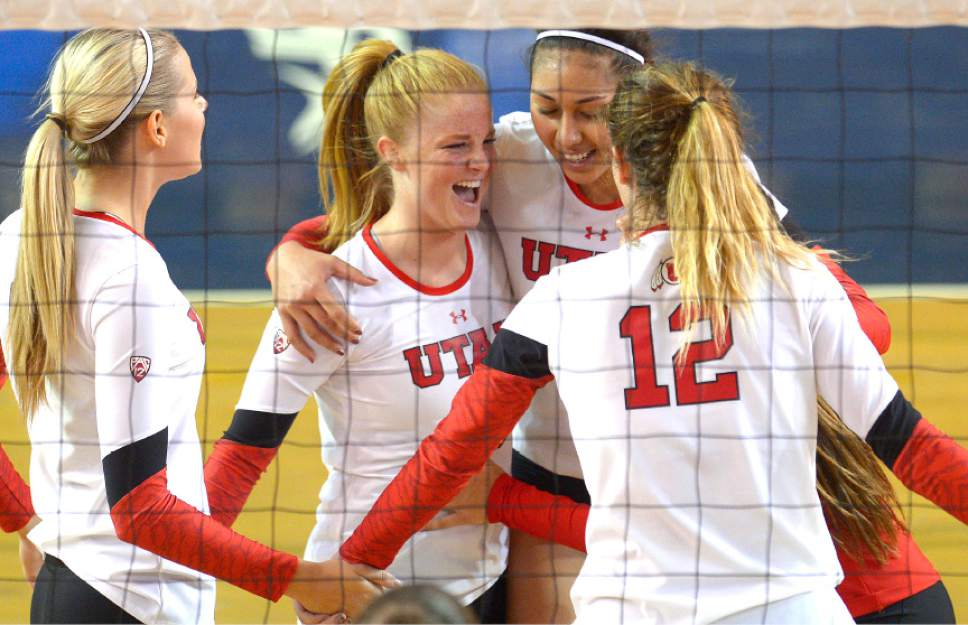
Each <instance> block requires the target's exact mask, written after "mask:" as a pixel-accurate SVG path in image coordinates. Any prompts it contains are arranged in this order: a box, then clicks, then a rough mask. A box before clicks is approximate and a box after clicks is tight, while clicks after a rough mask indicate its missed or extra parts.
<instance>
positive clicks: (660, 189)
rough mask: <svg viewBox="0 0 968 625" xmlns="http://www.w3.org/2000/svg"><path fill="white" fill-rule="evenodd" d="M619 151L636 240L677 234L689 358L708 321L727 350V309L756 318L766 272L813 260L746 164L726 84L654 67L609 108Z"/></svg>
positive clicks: (637, 75)
mask: <svg viewBox="0 0 968 625" xmlns="http://www.w3.org/2000/svg"><path fill="white" fill-rule="evenodd" d="M608 126H609V132H610V133H611V136H612V143H613V145H615V146H616V147H617V148H618V149H619V150H620V151H621V152H622V154H623V156H624V158H625V160H626V161H627V162H628V163H629V164H630V165H631V168H632V172H633V174H634V177H635V191H636V198H635V202H634V204H633V206H630V207H628V219H627V221H626V228H627V230H628V231H627V232H626V234H627V235H631V234H632V233H634V232H635V231H640V230H643V229H645V228H646V227H648V226H649V225H652V224H654V223H656V222H659V221H665V222H666V223H668V225H669V230H670V231H671V240H672V248H673V256H674V258H675V261H674V262H675V268H676V276H677V277H678V279H679V289H680V293H681V297H682V319H683V325H684V329H685V333H684V340H683V343H684V344H683V349H682V350H680V352H679V354H680V359H681V358H684V356H685V353H686V348H687V347H688V344H689V342H690V339H691V336H692V332H693V331H694V329H695V324H696V322H697V321H698V320H699V319H700V315H701V314H702V313H703V311H705V312H707V313H708V314H709V317H710V320H711V323H712V328H713V337H714V338H715V339H716V341H717V344H720V345H721V344H722V342H723V340H724V337H725V332H726V322H727V314H728V312H727V308H726V307H727V306H730V307H733V308H738V309H739V310H740V311H741V312H742V313H747V312H748V310H749V302H748V300H747V298H746V294H747V293H749V291H750V289H751V288H752V287H753V286H754V280H755V278H756V276H757V274H758V273H759V269H760V266H761V265H763V266H765V267H766V268H767V269H768V270H770V271H771V272H773V274H774V275H776V273H775V267H776V261H777V260H783V261H786V262H789V263H792V264H798V265H803V264H806V262H807V260H808V258H809V257H810V256H811V254H812V252H810V251H809V250H807V249H806V248H805V247H803V246H802V245H800V244H798V243H796V242H795V241H793V240H792V239H790V237H788V236H786V234H785V233H784V232H783V230H782V229H781V228H780V225H779V222H778V221H777V219H776V215H775V213H774V211H773V208H772V207H771V206H770V203H769V202H768V201H767V199H766V196H765V195H764V193H763V191H762V189H761V188H760V186H759V184H758V183H757V182H756V180H755V179H754V178H753V176H752V174H751V173H750V172H749V171H748V170H747V169H746V166H745V165H744V164H743V159H744V157H743V154H744V152H743V137H742V130H741V126H740V122H739V115H738V113H737V108H736V106H735V105H734V103H733V97H732V93H731V91H730V89H729V86H728V85H727V83H725V82H724V81H722V80H721V79H719V78H718V77H716V76H714V75H713V74H711V73H709V72H706V71H703V70H699V69H697V68H696V67H695V66H693V65H692V64H688V63H683V64H668V65H659V66H646V67H644V68H642V69H641V70H638V71H636V72H634V73H632V74H630V75H629V76H627V77H626V79H625V80H624V81H623V84H622V85H621V86H620V88H619V90H618V92H617V94H616V96H615V99H614V100H613V101H612V103H611V105H610V106H609V111H608Z"/></svg>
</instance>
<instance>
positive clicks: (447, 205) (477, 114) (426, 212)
mask: <svg viewBox="0 0 968 625" xmlns="http://www.w3.org/2000/svg"><path fill="white" fill-rule="evenodd" d="M400 156H401V159H402V161H403V162H404V163H405V172H404V173H405V175H404V177H403V184H404V185H405V188H400V189H396V191H397V192H402V193H405V194H406V195H407V196H411V197H413V198H415V200H416V202H417V206H418V207H419V214H420V220H421V226H420V227H421V228H422V229H427V230H429V231H461V230H468V229H471V228H476V227H477V224H478V222H479V221H480V217H481V199H482V198H483V196H484V193H485V192H486V191H487V186H488V182H489V180H490V174H491V163H492V161H493V160H494V126H493V123H492V121H491V104H490V101H489V100H488V97H487V95H486V94H474V93H448V94H439V95H432V96H425V97H424V99H423V101H422V104H421V113H420V120H419V123H417V124H416V130H415V131H414V132H412V133H409V135H408V136H407V137H406V138H405V139H404V140H403V141H402V142H401V143H400Z"/></svg>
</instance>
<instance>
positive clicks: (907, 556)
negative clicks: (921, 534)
mask: <svg viewBox="0 0 968 625" xmlns="http://www.w3.org/2000/svg"><path fill="white" fill-rule="evenodd" d="M894 531H895V533H896V534H897V552H896V553H895V554H894V555H893V556H891V557H890V558H889V559H888V560H887V561H886V562H884V564H878V563H877V560H875V559H874V558H873V557H870V558H865V560H864V561H863V562H859V561H857V560H854V559H853V558H851V557H850V556H848V555H847V554H846V553H844V552H843V551H842V550H841V549H840V548H839V547H838V549H837V557H838V558H839V559H840V566H841V567H842V568H843V569H844V581H843V582H841V584H840V586H837V593H838V594H839V595H840V598H841V599H843V600H844V603H845V604H847V609H848V610H850V615H851V616H853V617H854V618H857V617H859V616H863V615H865V614H871V613H873V612H880V611H881V610H883V609H884V608H886V607H887V606H889V605H892V604H894V603H897V602H898V601H900V600H902V599H907V598H908V597H910V596H912V595H914V594H915V593H918V592H921V591H922V590H924V589H926V588H929V587H930V586H933V585H934V584H935V583H937V582H938V581H939V580H940V579H941V577H940V576H939V575H938V572H937V571H936V570H935V569H934V567H933V566H931V562H929V561H928V559H927V558H926V557H925V555H924V554H923V553H922V552H921V549H919V548H918V545H917V543H915V542H914V538H912V537H911V534H909V533H908V532H907V531H906V530H905V529H904V528H903V527H901V526H899V525H896V524H895V526H894Z"/></svg>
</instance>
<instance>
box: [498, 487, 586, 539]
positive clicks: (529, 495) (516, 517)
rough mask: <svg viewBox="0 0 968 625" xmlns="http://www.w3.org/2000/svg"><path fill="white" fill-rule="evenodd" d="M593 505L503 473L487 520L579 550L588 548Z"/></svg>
mask: <svg viewBox="0 0 968 625" xmlns="http://www.w3.org/2000/svg"><path fill="white" fill-rule="evenodd" d="M588 511H589V506H588V505H587V504H583V503H578V502H576V501H575V500H573V499H571V498H570V497H565V496H564V495H553V494H551V493H549V492H546V491H543V490H541V489H540V488H535V487H534V486H531V485H530V484H525V483H524V482H521V481H519V480H516V479H514V478H513V477H511V476H510V475H502V476H501V477H499V478H498V479H497V481H496V482H494V486H493V487H492V488H491V492H490V494H489V495H488V498H487V520H488V521H489V522H491V523H503V524H504V525H507V526H508V527H510V528H512V529H516V530H521V531H522V532H527V533H528V534H531V535H532V536H536V537H538V538H543V539H545V540H550V541H552V542H556V543H558V544H561V545H565V546H566V547H571V548H572V549H576V550H578V551H583V552H584V551H587V549H586V548H585V524H586V523H587V522H588Z"/></svg>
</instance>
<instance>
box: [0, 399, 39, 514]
mask: <svg viewBox="0 0 968 625" xmlns="http://www.w3.org/2000/svg"><path fill="white" fill-rule="evenodd" d="M0 386H2V384H0ZM33 516H34V505H33V502H32V501H31V500H30V487H29V486H27V483H26V482H24V479H23V478H22V477H20V474H19V473H17V469H16V468H14V466H13V463H12V462H10V457H9V456H7V452H6V451H4V450H3V445H0V528H2V529H3V531H5V532H16V531H18V530H21V529H23V527H24V526H25V525H27V523H28V522H30V519H31V518H33Z"/></svg>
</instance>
